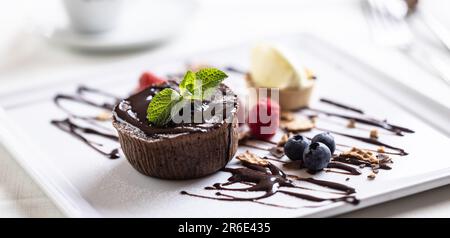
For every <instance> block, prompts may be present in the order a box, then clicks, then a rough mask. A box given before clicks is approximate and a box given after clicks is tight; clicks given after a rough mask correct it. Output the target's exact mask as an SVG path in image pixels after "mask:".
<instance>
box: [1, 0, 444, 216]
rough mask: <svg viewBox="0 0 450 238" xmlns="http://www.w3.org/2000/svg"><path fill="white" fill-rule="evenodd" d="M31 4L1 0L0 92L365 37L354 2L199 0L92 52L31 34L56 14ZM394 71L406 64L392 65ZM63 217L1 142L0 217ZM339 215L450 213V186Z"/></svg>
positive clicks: (439, 4)
mask: <svg viewBox="0 0 450 238" xmlns="http://www.w3.org/2000/svg"><path fill="white" fill-rule="evenodd" d="M31 2H33V3H31V4H30V1H27V0H19V1H8V2H4V3H2V4H3V5H5V6H2V8H0V21H1V22H11V23H12V24H9V25H8V26H6V24H2V25H1V26H0V92H1V91H6V90H10V89H11V88H14V87H20V86H21V85H24V84H29V83H35V82H39V80H43V79H46V80H47V79H48V78H53V79H55V80H57V79H58V78H61V77H74V76H76V75H77V74H86V72H90V71H95V70H96V69H98V68H100V67H104V66H107V65H108V64H111V63H118V62H120V61H122V60H138V59H139V58H142V57H153V58H158V57H169V56H176V55H185V54H189V53H192V52H196V51H205V50H208V49H214V48H218V47H223V46H226V45H229V44H233V43H239V42H242V41H245V40H255V39H262V40H263V39H264V37H265V36H273V35H281V34H292V33H295V32H313V33H314V34H316V35H319V36H321V37H324V38H326V39H328V40H330V39H332V40H333V41H334V42H336V43H337V44H339V45H347V46H348V45H352V46H353V45H354V46H355V49H356V47H357V45H366V44H370V42H371V39H370V34H369V30H368V27H367V24H366V22H365V19H364V16H363V14H362V12H361V9H360V1H358V0H322V1H313V0H303V1H297V0H289V1H288V0H281V1H279V0H278V1H273V0H247V1H240V0H199V1H197V2H196V4H197V10H196V11H195V12H194V13H193V15H192V19H191V20H190V21H189V22H188V23H187V25H186V27H185V28H184V31H183V32H182V33H180V35H179V36H178V37H176V38H175V39H173V40H171V41H170V42H167V43H166V44H164V45H161V46H159V47H157V48H153V49H151V50H147V51H140V52H128V53H121V54H104V55H94V54H86V53H82V52H77V51H73V50H68V49H66V48H64V47H60V46H55V45H52V44H50V43H49V42H48V41H47V40H46V39H45V38H42V37H36V32H37V31H40V32H42V31H43V30H44V32H45V30H46V28H45V27H46V25H45V24H44V23H45V18H47V19H50V18H52V14H58V13H57V9H58V8H57V7H56V6H57V5H58V2H57V0H54V1H31ZM37 4H39V5H37ZM424 5H425V4H424ZM424 7H427V8H428V9H430V11H433V13H435V14H436V15H437V16H446V9H450V3H449V1H445V0H428V1H426V6H424ZM42 11H45V12H46V13H48V14H45V15H46V16H45V17H42V16H39V19H40V20H41V21H33V19H34V18H33V17H36V14H34V15H33V13H35V12H42ZM19 12H20V13H21V14H18V13H19ZM42 19H43V20H42ZM446 22H450V21H446ZM447 25H449V24H447ZM13 51H14V52H13ZM385 63H386V64H389V62H385ZM399 71H405V72H406V71H408V69H407V68H405V67H403V68H401V67H399ZM62 216H63V215H62V214H61V213H60V212H59V211H58V209H57V208H56V207H55V206H54V205H53V203H52V202H51V200H50V199H49V198H47V197H46V195H45V194H44V193H43V192H42V191H41V190H40V189H39V187H38V186H37V185H36V184H35V183H34V182H33V180H31V179H30V177H29V176H28V175H27V174H26V172H25V171H24V170H23V169H22V168H21V167H20V166H19V165H18V164H17V163H16V162H15V161H14V159H13V158H11V156H9V154H8V153H7V151H6V150H5V148H2V147H1V146H0V217H62ZM341 217H450V185H447V186H444V187H441V188H437V189H433V190H429V191H427V192H423V193H420V194H416V195H412V196H409V197H406V198H401V199H397V200H394V201H391V202H387V203H383V204H380V205H376V206H372V207H369V208H364V209H361V210H358V211H355V212H351V213H348V214H343V215H341Z"/></svg>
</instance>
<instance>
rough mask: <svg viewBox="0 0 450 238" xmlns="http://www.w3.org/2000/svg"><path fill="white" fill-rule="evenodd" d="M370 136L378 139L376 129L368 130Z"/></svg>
mask: <svg viewBox="0 0 450 238" xmlns="http://www.w3.org/2000/svg"><path fill="white" fill-rule="evenodd" d="M370 138H372V139H378V130H377V129H372V130H370Z"/></svg>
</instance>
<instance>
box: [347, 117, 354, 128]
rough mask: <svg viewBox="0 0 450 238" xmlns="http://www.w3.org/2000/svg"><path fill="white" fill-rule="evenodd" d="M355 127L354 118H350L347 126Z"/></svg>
mask: <svg viewBox="0 0 450 238" xmlns="http://www.w3.org/2000/svg"><path fill="white" fill-rule="evenodd" d="M355 127H356V122H355V119H350V120H349V121H348V124H347V128H355Z"/></svg>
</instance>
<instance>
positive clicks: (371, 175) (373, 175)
mask: <svg viewBox="0 0 450 238" xmlns="http://www.w3.org/2000/svg"><path fill="white" fill-rule="evenodd" d="M376 177H377V175H376V174H375V173H373V172H372V173H370V174H369V175H367V178H368V179H370V180H373V179H375V178H376Z"/></svg>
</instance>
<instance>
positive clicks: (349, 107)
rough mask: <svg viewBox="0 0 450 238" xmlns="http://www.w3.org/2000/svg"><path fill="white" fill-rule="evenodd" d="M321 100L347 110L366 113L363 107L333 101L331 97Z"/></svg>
mask: <svg viewBox="0 0 450 238" xmlns="http://www.w3.org/2000/svg"><path fill="white" fill-rule="evenodd" d="M320 101H321V102H323V103H327V104H330V105H333V106H336V107H339V108H343V109H345V110H349V111H352V112H356V113H359V114H364V111H363V110H361V109H358V108H356V107H352V106H348V105H345V104H342V103H339V102H335V101H332V100H330V99H326V98H321V99H320Z"/></svg>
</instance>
